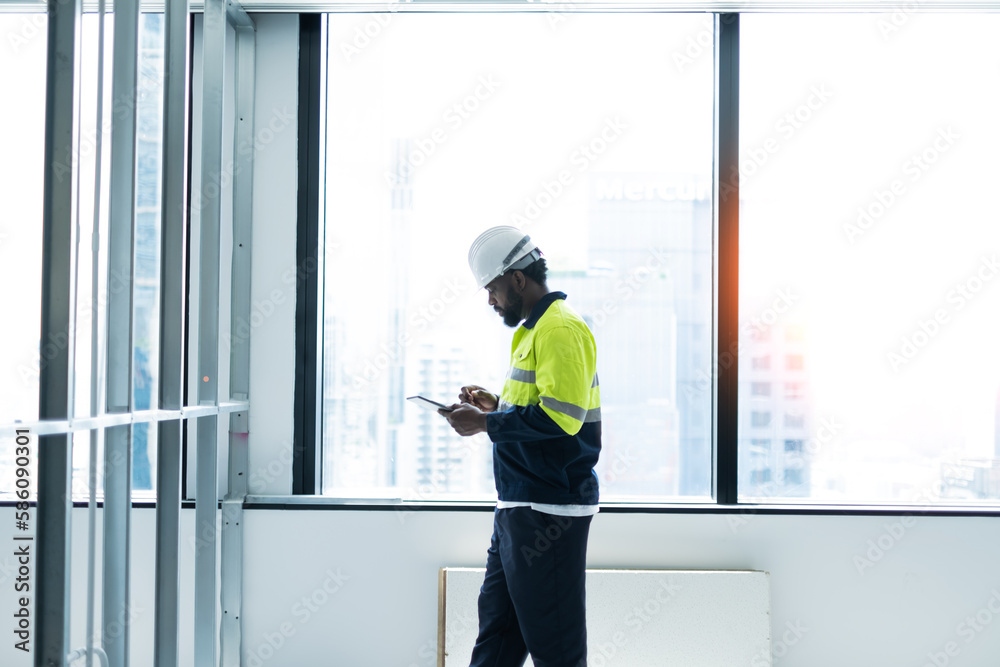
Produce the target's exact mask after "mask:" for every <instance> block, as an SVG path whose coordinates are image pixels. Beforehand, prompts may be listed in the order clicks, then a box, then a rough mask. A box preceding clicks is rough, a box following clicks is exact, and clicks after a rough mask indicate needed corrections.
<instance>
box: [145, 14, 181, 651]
mask: <svg viewBox="0 0 1000 667" xmlns="http://www.w3.org/2000/svg"><path fill="white" fill-rule="evenodd" d="M165 11H166V14H165V17H164V19H165V43H166V45H165V49H166V51H165V54H164V81H163V167H162V178H163V181H162V188H161V192H162V197H161V201H162V204H161V206H160V387H159V393H160V396H159V407H160V409H162V410H179V409H180V407H181V405H182V398H183V379H184V373H183V357H184V327H185V324H184V300H185V299H184V295H185V284H184V283H185V281H184V277H185V261H184V260H185V251H186V239H185V230H186V228H187V178H188V172H187V166H188V156H187V147H188V125H187V119H188V67H189V64H188V53H189V35H190V33H189V22H188V12H189V8H188V0H171V2H169V3H167V5H166V8H165ZM158 426H159V433H158V438H157V451H156V573H155V581H154V595H155V602H154V604H155V610H154V625H153V665H154V667H177V665H178V657H177V655H178V649H179V644H178V638H179V626H180V611H179V606H178V600H179V597H180V568H179V558H180V551H179V539H180V533H179V528H180V523H179V520H180V509H181V431H182V427H183V422H182V421H180V420H177V421H165V422H160V423H159V425H158Z"/></svg>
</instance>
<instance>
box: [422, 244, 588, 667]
mask: <svg viewBox="0 0 1000 667" xmlns="http://www.w3.org/2000/svg"><path fill="white" fill-rule="evenodd" d="M469 265H470V267H471V268H472V272H473V274H474V275H475V277H476V281H477V284H478V286H479V287H485V288H486V291H487V292H488V294H489V304H490V306H492V307H493V309H494V310H495V311H497V313H498V314H499V315H500V316H501V317H503V321H504V324H506V325H507V326H509V327H517V330H516V331H515V333H514V339H513V342H512V343H511V361H510V371H509V372H508V374H507V379H506V381H505V382H504V386H503V391H502V393H501V394H500V395H499V396H496V395H495V394H492V393H490V392H488V391H486V390H485V389H483V388H482V387H479V386H476V385H469V386H465V387H462V390H461V394H460V395H459V399H460V403H456V404H454V405H452V406H450V407H451V408H452V411H451V412H443V411H439V412H440V414H442V415H444V416H445V418H446V419H448V422H449V423H450V424H451V425H452V427H453V428H454V429H455V431H456V432H457V433H459V434H460V435H473V434H475V433H483V432H485V433H487V434H488V435H489V437H490V439H491V440H492V441H493V474H494V478H495V480H496V486H497V495H498V502H497V508H496V511H495V512H494V515H493V517H494V518H493V537H492V540H491V544H490V548H489V550H488V551H487V559H486V577H485V579H484V581H483V586H482V589H481V590H480V593H479V636H478V638H477V639H476V645H475V648H474V649H473V652H472V663H471V665H472V667H481V666H485V665H489V666H490V667H514V666H517V667H520V665H523V664H524V661H525V659H526V658H527V656H528V654H529V653H530V655H531V659H532V662H533V663H534V665H535V667H586V664H587V626H586V607H585V597H586V596H585V568H586V556H587V537H588V534H589V531H590V522H591V519H592V518H593V515H594V514H596V513H597V510H598V505H597V501H598V488H597V475H596V474H595V473H594V465H595V464H596V463H597V459H598V455H599V454H600V450H601V407H600V406H601V400H600V388H599V387H598V383H597V352H596V346H595V344H594V337H593V335H592V334H591V332H590V329H589V328H588V327H587V325H586V323H585V322H584V321H583V319H582V318H581V317H580V316H579V315H578V314H577V313H576V312H575V311H574V310H572V309H571V308H570V307H569V306H567V305H566V302H565V299H566V295H565V294H564V293H562V292H550V291H549V289H548V287H547V286H546V284H545V280H546V266H545V260H544V259H542V258H541V251H540V250H538V248H536V247H535V245H534V243H532V242H531V239H530V237H528V236H527V235H526V234H524V233H523V232H521V231H520V230H518V229H517V228H515V227H494V228H492V229H489V230H487V231H485V232H484V233H483V234H481V235H480V236H479V238H477V239H476V241H475V242H474V243H473V244H472V248H471V250H470V251H469ZM522 320H523V323H522ZM519 324H520V325H521V326H518V325H519Z"/></svg>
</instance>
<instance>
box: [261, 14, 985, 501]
mask: <svg viewBox="0 0 1000 667" xmlns="http://www.w3.org/2000/svg"><path fill="white" fill-rule="evenodd" d="M298 4H300V5H308V6H309V7H313V8H320V9H322V10H323V11H328V12H363V11H373V12H374V11H382V12H384V11H387V9H386V6H385V5H378V6H376V5H372V4H370V3H368V4H361V3H357V4H355V3H346V2H341V3H322V4H320V3H316V4H313V3H298ZM600 7H604V9H603V10H602V9H600ZM893 9H894V7H893V6H892V5H891V4H888V3H883V2H876V1H867V2H852V3H829V2H717V3H711V2H703V3H684V2H677V3H670V2H655V3H654V2H651V3H622V4H613V3H604V4H603V5H600V4H597V3H594V4H590V3H587V4H574V5H573V6H572V7H570V8H566V7H565V6H563V7H560V6H558V5H557V6H548V7H547V6H546V5H545V3H536V4H534V5H532V6H526V5H524V4H522V3H521V2H517V1H515V2H511V3H509V4H504V5H497V4H495V3H475V2H459V3H453V4H448V5H444V4H442V3H436V2H422V1H421V0H416V1H414V2H410V3H399V4H393V5H392V6H391V10H392V11H396V12H407V11H425V12H434V11H451V12H463V11H493V12H508V11H515V12H517V11H571V12H580V11H582V12H587V11H612V12H621V11H633V10H634V11H654V10H655V11H660V12H692V11H702V12H711V13H713V14H714V15H715V17H714V18H715V35H716V39H715V100H714V114H715V118H714V128H713V129H714V145H713V158H714V159H713V171H714V178H713V195H714V202H713V204H714V205H713V233H714V236H715V238H714V241H715V249H716V252H715V253H714V255H713V263H714V264H713V273H714V287H715V289H714V294H713V317H714V319H715V327H714V330H713V343H712V344H713V360H714V362H715V367H714V368H716V369H717V371H716V372H715V373H714V374H713V379H714V389H713V393H712V414H713V424H712V428H713V439H712V452H711V454H712V464H711V467H712V479H711V489H712V494H713V498H714V502H712V503H704V502H691V503H642V502H638V503H609V504H602V506H601V510H602V511H611V512H642V513H720V512H721V513H733V512H740V513H743V512H746V513H761V514H806V515H815V514H830V515H845V514H846V515H850V514H862V515H864V514H873V515H887V516H892V515H908V514H916V515H937V516H1000V505H998V504H997V503H992V504H985V503H984V504H982V505H970V504H968V503H966V504H961V505H959V504H940V505H922V506H918V505H904V504H898V503H896V504H867V503H857V504H851V503H840V504H831V503H827V502H820V501H804V502H798V503H788V502H784V503H759V502H752V501H740V499H739V488H738V479H739V476H738V470H739V451H738V424H739V412H738V404H737V394H738V380H739V377H738V363H736V355H738V354H739V352H740V348H739V344H740V343H739V323H738V312H739V175H738V174H739V169H738V165H739V66H740V58H739V43H740V40H739V34H740V16H741V14H744V13H756V12H790V11H798V12H859V11H860V12H873V11H892V10H893ZM317 10H318V9H317ZM914 10H915V11H920V12H931V13H933V12H998V11H1000V2H998V1H993V0H990V1H986V0H984V1H982V2H976V1H973V2H958V3H945V2H926V3H921V4H920V5H919V7H915V8H914ZM300 39H304V38H303V37H300ZM305 43H306V42H305V41H303V42H300V47H301V45H302V44H305ZM300 53H302V49H301V48H300ZM307 75H308V76H311V77H313V82H312V84H311V85H310V84H309V83H307V82H304V81H303V77H305V76H307ZM321 83H322V82H321V80H320V73H319V71H318V70H305V69H304V68H303V67H302V66H301V64H300V86H299V100H300V105H301V104H302V103H303V101H304V100H308V103H309V104H310V107H311V108H316V107H317V106H318V104H319V102H320V101H319V100H316V99H314V97H313V96H317V95H320V94H321V93H320V92H319V91H321V90H322V88H321ZM301 113H302V112H301V110H300V130H299V131H300V151H299V165H298V168H299V178H300V188H299V193H300V198H301V196H302V195H303V193H308V194H309V195H310V196H312V197H319V196H320V192H319V190H318V188H317V189H316V190H315V191H313V190H310V189H308V188H307V187H303V185H308V180H304V177H303V174H304V173H308V172H310V170H316V169H319V166H320V162H319V160H320V158H318V157H316V156H312V155H310V154H309V153H307V152H305V151H303V150H302V149H301V148H302V142H303V141H307V140H308V139H303V137H307V138H308V137H310V136H314V135H310V134H308V131H307V130H304V129H303V128H302V124H303V117H302V116H301ZM722 182H725V183H726V185H727V187H726V189H725V190H724V191H723V189H722V188H720V183H722ZM303 210H304V208H303V206H302V204H301V201H300V206H299V217H298V233H299V246H300V253H301V247H302V244H303V239H305V240H306V242H307V243H308V242H309V240H310V239H312V238H317V237H318V235H319V233H320V232H321V231H322V225H321V224H320V223H321V221H319V220H316V219H314V218H311V217H309V216H307V215H304V214H303ZM301 257H302V255H301V254H300V259H301ZM316 279H317V281H318V280H319V277H317V278H316ZM298 296H299V299H298V303H299V304H302V305H303V306H305V307H307V308H310V309H312V308H322V303H317V302H315V301H313V300H312V298H311V294H310V293H309V292H308V291H304V290H303V289H302V286H301V285H300V292H299V295H298ZM297 307H298V306H297ZM310 323H311V320H310V319H309V316H308V313H306V314H304V315H301V314H299V313H297V316H296V325H297V326H296V397H295V401H296V410H295V432H296V438H297V439H296V444H295V447H294V450H293V469H294V470H295V471H296V472H295V476H294V477H293V490H292V495H291V496H257V495H250V496H247V499H246V507H247V508H248V509H257V508H260V509H279V508H281V509H292V508H294V509H347V510H365V511H398V510H400V509H405V510H406V511H449V510H450V511H456V510H459V511H465V510H470V511H492V510H493V504H492V503H479V502H475V501H454V502H453V501H430V502H426V501H424V502H408V501H400V500H393V499H384V500H383V499H375V500H372V499H358V498H333V497H329V498H328V497H322V496H318V495H317V494H319V493H321V490H320V486H319V485H317V486H316V487H315V489H316V490H315V491H311V490H309V487H308V485H307V483H305V482H303V481H302V480H301V477H302V474H303V471H304V469H305V466H306V465H309V462H311V461H313V460H316V459H317V457H318V461H319V463H317V464H316V465H317V468H319V467H320V465H321V462H322V441H321V439H319V438H318V437H317V438H316V439H315V440H312V441H310V440H309V439H308V436H309V434H312V433H313V432H314V429H313V428H312V419H313V413H311V412H309V410H310V409H313V410H317V412H318V415H317V418H318V419H319V420H320V421H321V419H322V410H321V407H320V405H321V398H320V397H321V392H320V391H318V392H317V393H316V395H315V397H310V396H309V395H308V394H306V393H305V391H306V390H307V389H308V388H309V387H307V386H306V383H305V382H302V381H301V380H302V376H305V377H308V378H311V377H312V373H315V372H316V363H317V359H318V360H319V363H320V366H319V368H322V354H323V351H322V347H321V344H322V337H321V336H320V339H319V344H318V345H311V346H310V345H305V343H304V341H303V338H302V337H301V336H300V332H301V331H306V330H308V326H307V325H309V324H310ZM319 380H320V386H321V380H322V378H321V377H320V378H319ZM310 387H311V383H310ZM302 402H305V403H306V405H304V406H302V405H301V403H302ZM307 419H308V422H306V421H305V420H307ZM304 426H307V427H306V428H304ZM315 431H316V432H317V433H321V432H322V430H321V429H320V428H317V429H316V430H315ZM299 438H301V440H300V439H299ZM300 443H301V444H300Z"/></svg>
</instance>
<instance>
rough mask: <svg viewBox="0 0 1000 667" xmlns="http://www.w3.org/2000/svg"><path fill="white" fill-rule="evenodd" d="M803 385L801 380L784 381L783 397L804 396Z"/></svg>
mask: <svg viewBox="0 0 1000 667" xmlns="http://www.w3.org/2000/svg"><path fill="white" fill-rule="evenodd" d="M805 395H806V391H805V385H803V384H802V383H801V382H786V383H785V398H805Z"/></svg>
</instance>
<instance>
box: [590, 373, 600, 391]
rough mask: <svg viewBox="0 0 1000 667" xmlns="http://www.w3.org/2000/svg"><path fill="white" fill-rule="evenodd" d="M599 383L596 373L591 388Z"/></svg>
mask: <svg viewBox="0 0 1000 667" xmlns="http://www.w3.org/2000/svg"><path fill="white" fill-rule="evenodd" d="M599 385H600V383H599V382H598V381H597V373H594V381H593V382H591V383H590V388H591V389H593V388H594V387H597V386H599Z"/></svg>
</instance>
